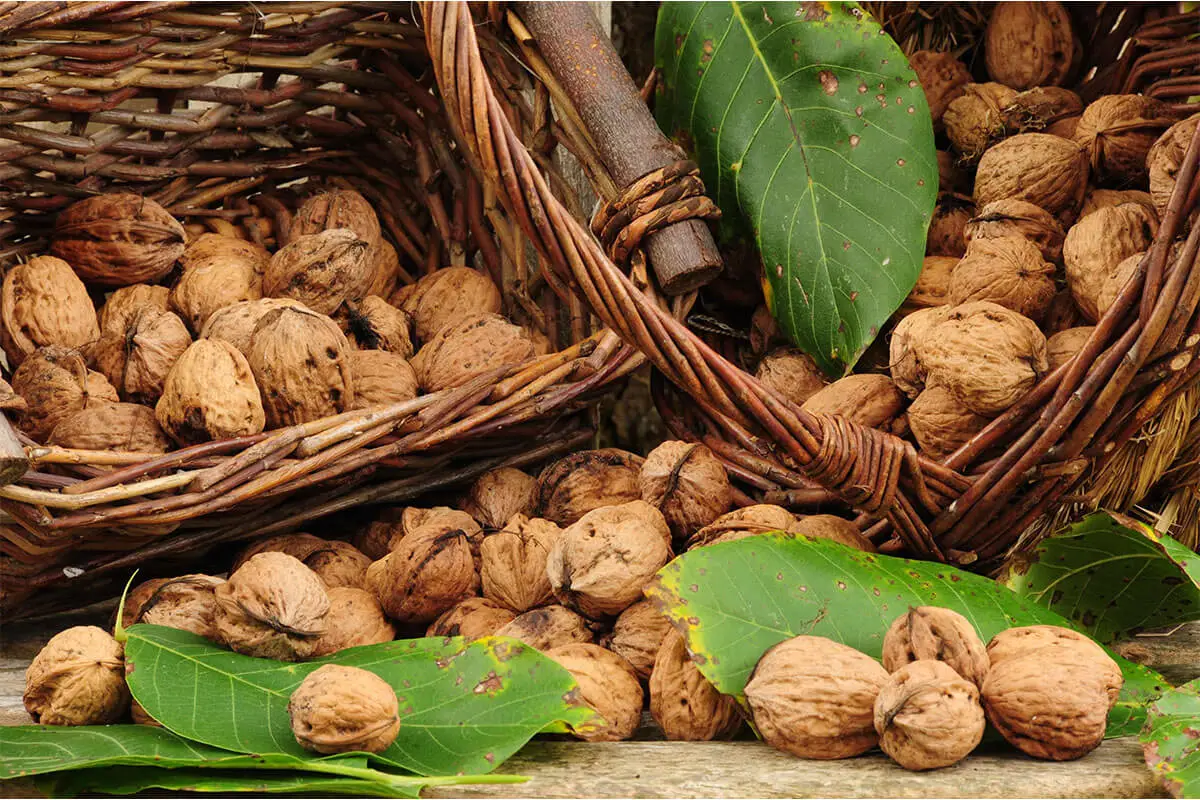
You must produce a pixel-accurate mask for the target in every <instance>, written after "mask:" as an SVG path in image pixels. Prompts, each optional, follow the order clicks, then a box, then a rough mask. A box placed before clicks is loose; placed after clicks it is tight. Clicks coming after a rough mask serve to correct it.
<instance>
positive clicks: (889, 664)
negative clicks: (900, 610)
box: [883, 606, 990, 686]
mask: <svg viewBox="0 0 1200 800" xmlns="http://www.w3.org/2000/svg"><path fill="white" fill-rule="evenodd" d="M914 661H944V662H945V663H946V665H947V666H948V667H950V668H951V669H952V670H954V671H955V672H956V673H958V674H959V675H961V676H962V677H963V678H965V679H966V680H968V681H970V682H971V683H973V684H975V685H976V686H982V685H983V679H984V678H985V677H986V676H987V671H988V667H989V665H990V662H989V661H988V654H987V648H986V647H984V644H983V640H982V639H980V638H979V634H978V633H977V632H976V631H975V628H974V627H973V626H972V625H971V623H970V621H969V620H968V619H967V618H966V617H964V616H963V615H962V614H959V613H958V612H957V611H952V610H950V609H948V608H939V607H937V606H920V607H918V608H910V609H909V610H908V612H907V613H906V614H902V615H900V616H899V617H896V619H895V620H894V621H893V622H892V625H891V627H890V628H888V631H887V633H886V634H884V637H883V667H884V669H886V670H887V671H888V672H895V671H896V670H898V669H900V668H901V667H903V666H904V665H905V664H911V663H912V662H914Z"/></svg>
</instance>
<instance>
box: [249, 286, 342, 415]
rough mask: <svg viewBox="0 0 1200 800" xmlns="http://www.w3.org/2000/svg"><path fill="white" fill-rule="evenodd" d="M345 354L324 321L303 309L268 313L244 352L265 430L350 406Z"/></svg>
mask: <svg viewBox="0 0 1200 800" xmlns="http://www.w3.org/2000/svg"><path fill="white" fill-rule="evenodd" d="M350 352H351V350H350V345H349V343H347V342H346V337H345V336H343V335H342V332H341V330H339V329H338V326H337V323H335V322H334V321H333V320H331V319H330V318H329V317H326V316H323V315H321V314H317V313H315V312H313V311H308V310H306V309H302V308H277V309H275V310H274V311H268V312H267V313H266V315H265V316H264V317H263V318H262V319H261V320H259V321H258V325H256V326H255V327H254V336H253V337H252V338H251V340H250V352H249V353H247V354H246V361H247V362H248V363H249V364H250V369H251V371H253V373H254V380H255V381H256V382H257V383H258V387H259V389H260V390H261V391H262V401H263V410H264V411H265V412H266V415H267V426H268V427H269V428H284V427H287V426H289V425H300V424H302V423H305V422H312V421H313V420H317V419H321V418H322V417H328V416H332V415H334V414H340V413H341V412H343V411H346V410H348V409H351V408H354V377H353V375H352V374H351V370H350V359H349V358H348V356H349V354H350Z"/></svg>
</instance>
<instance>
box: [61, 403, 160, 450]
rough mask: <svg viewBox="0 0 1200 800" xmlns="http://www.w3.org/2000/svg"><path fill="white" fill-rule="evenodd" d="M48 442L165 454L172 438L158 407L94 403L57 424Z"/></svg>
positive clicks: (87, 447) (74, 446) (80, 447)
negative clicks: (157, 414)
mask: <svg viewBox="0 0 1200 800" xmlns="http://www.w3.org/2000/svg"><path fill="white" fill-rule="evenodd" d="M46 442H47V444H52V445H57V446H59V447H67V448H70V449H73V450H108V451H117V452H122V453H165V452H167V450H169V449H171V440H170V439H168V438H167V435H166V434H165V433H163V429H162V428H161V427H160V426H159V424H158V420H157V419H156V418H155V416H154V409H152V408H149V407H148V406H139V405H137V404H136V403H93V404H90V405H88V406H87V407H86V408H81V409H80V410H78V411H76V412H74V413H72V414H70V415H68V416H67V417H65V418H64V419H63V420H62V421H61V422H59V423H58V424H57V425H55V426H54V430H53V431H52V432H51V433H50V438H49V439H47V440H46Z"/></svg>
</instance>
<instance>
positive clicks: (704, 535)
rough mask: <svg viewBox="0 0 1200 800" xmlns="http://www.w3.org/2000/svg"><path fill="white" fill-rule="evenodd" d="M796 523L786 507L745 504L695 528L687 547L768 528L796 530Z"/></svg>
mask: <svg viewBox="0 0 1200 800" xmlns="http://www.w3.org/2000/svg"><path fill="white" fill-rule="evenodd" d="M799 524H800V521H799V520H797V519H796V517H795V515H793V514H792V512H790V511H788V510H787V509H786V508H781V507H780V506H773V505H769V504H761V505H754V506H745V507H744V508H737V509H734V510H733V511H730V512H729V513H728V514H722V515H721V516H719V517H717V518H716V519H715V520H713V521H712V522H711V523H709V524H708V525H705V526H704V527H703V528H701V529H700V530H698V531H696V534H695V535H694V536H692V538H691V539H690V540H689V541H688V547H689V549H690V548H692V547H704V546H705V545H710V544H717V543H718V542H729V541H735V540H737V539H743V538H745V537H747V536H754V535H756V534H759V533H770V532H771V531H795V530H796V529H797V528H798V527H799Z"/></svg>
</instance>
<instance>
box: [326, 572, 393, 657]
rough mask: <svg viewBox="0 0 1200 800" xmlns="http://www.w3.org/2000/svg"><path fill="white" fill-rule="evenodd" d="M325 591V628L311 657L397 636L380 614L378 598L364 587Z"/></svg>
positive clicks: (380, 642)
mask: <svg viewBox="0 0 1200 800" xmlns="http://www.w3.org/2000/svg"><path fill="white" fill-rule="evenodd" d="M328 594H329V613H328V614H326V615H325V632H324V633H322V634H321V636H320V638H319V639H317V647H316V649H315V650H314V651H313V654H312V657H313V658H323V657H325V656H329V655H333V654H334V653H336V652H338V651H340V650H345V649H346V648H347V647H361V646H363V645H368V644H382V643H383V642H390V641H392V640H393V639H395V638H396V629H395V628H393V627H392V623H390V622H388V619H387V617H385V616H384V615H383V609H382V608H381V607H380V605H379V601H378V600H376V599H375V595H373V594H371V593H370V592H368V591H367V590H366V589H360V588H358V587H357V586H334V587H333V588H331V589H329V592H328Z"/></svg>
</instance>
